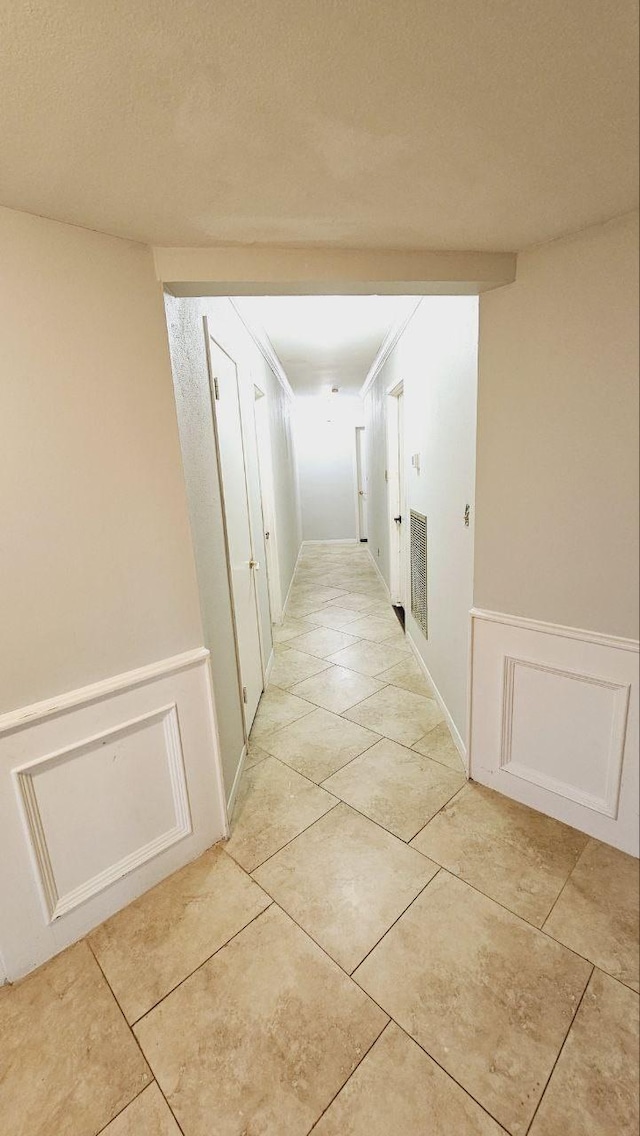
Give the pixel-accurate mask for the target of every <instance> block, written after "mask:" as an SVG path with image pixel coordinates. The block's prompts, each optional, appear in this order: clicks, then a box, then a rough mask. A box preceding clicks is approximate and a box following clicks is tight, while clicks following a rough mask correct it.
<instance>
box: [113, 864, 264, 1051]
mask: <svg viewBox="0 0 640 1136" xmlns="http://www.w3.org/2000/svg"><path fill="white" fill-rule="evenodd" d="M235 863H237V861H235ZM238 867H240V865H239V864H238ZM242 870H243V871H244V870H245V869H244V868H243V869H242ZM246 874H247V875H249V873H248V872H247V873H246ZM253 883H254V884H256V887H260V885H259V884H257V883H256V881H255V880H253ZM261 891H264V888H261ZM264 894H265V895H267V892H266V891H265V892H264ZM267 898H269V899H270V898H271V897H270V896H268V895H267ZM272 906H273V901H272V902H271V903H268V904H267V906H266V907H263V908H262V910H261V911H259V912H258V914H257V915H254V916H253V918H252V919H250V920H249V922H248V923H245V924H244V926H243V927H239V928H238V930H237V931H234V933H233V935H230V937H229V938H228V939H227V940H226V941H225V942H224V943H221V944H220V946H219V947H216V949H215V951H212V953H211V954H210V955H208V956H207V958H206V959H203V960H202V962H200V963H198V965H197V966H196V967H194V969H193V970H191V971H189V973H188V974H185V976H184V978H181V979H180V981H179V982H176V984H175V986H172V987H171V990H167V992H166V994H163V995H162V998H158V1001H157V1002H154V1003H153V1006H149V1009H148V1010H145V1012H144V1014H140V1017H139V1018H136V1020H135V1022H132V1023H131V1025H130V1027H129V1028H130V1029H131V1032H132V1033H133V1027H134V1026H137V1025H138V1024H139V1023H140V1022H141V1021H143V1019H144V1018H146V1017H148V1016H149V1014H150V1013H152V1011H153V1010H155V1009H157V1007H158V1006H159V1005H161V1003H162V1002H164V1001H165V1000H166V999H167V998H169V997H170V995H171V994H174V993H175V991H176V990H179V988H180V987H181V986H184V984H185V982H187V981H188V980H189V979H190V978H192V977H193V975H194V974H197V973H198V971H199V970H202V968H203V966H206V965H207V963H208V962H211V959H212V958H215V957H216V955H218V954H220V951H223V950H224V949H225V947H228V946H229V944H230V943H232V942H233V940H234V939H237V937H238V935H241V934H242V932H243V931H246V929H247V927H250V926H251V924H252V923H255V921H256V919H259V918H260V916H261V915H264V913H265V911H268V910H269V908H270V907H272ZM96 961H97V960H96ZM98 965H100V964H99V963H98ZM101 969H102V968H101ZM103 973H104V972H103ZM105 978H106V975H105ZM108 981H109V980H108V979H107V982H108ZM113 996H114V998H115V994H114V995H113ZM133 1036H134V1037H135V1034H134V1035H133ZM137 1040H138V1039H137V1038H136V1041H137ZM138 1045H139V1046H140V1043H139V1042H138ZM140 1049H141V1052H143V1051H142V1048H141V1047H140ZM145 1060H146V1058H145Z"/></svg>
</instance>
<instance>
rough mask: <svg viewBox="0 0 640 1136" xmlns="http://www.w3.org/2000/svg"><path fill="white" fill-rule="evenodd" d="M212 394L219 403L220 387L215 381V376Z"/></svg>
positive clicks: (214, 377)
mask: <svg viewBox="0 0 640 1136" xmlns="http://www.w3.org/2000/svg"><path fill="white" fill-rule="evenodd" d="M213 394H214V397H215V399H216V401H217V402H219V400H220V387H219V386H218V380H217V378H216V376H215V375H214V376H213Z"/></svg>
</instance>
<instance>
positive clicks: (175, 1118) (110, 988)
mask: <svg viewBox="0 0 640 1136" xmlns="http://www.w3.org/2000/svg"><path fill="white" fill-rule="evenodd" d="M87 945H88V947H89V950H90V951H91V954H92V955H93V957H94V959H95V961H96V966H97V967H98V969H99V971H100V973H101V974H102V977H103V978H104V980H105V982H106V984H107V986H108V987H109V990H110V991H111V994H112V996H113V1000H114V1002H115V1003H116V1005H117V1007H118V1009H119V1010H120V1013H121V1014H122V1018H123V1021H124V1022H125V1024H126V1026H127V1028H128V1030H129V1033H130V1034H131V1037H132V1038H133V1040H134V1041H135V1043H136V1046H137V1047H138V1050H139V1052H140V1055H141V1056H142V1059H143V1061H144V1063H145V1065H146V1066H147V1069H148V1070H149V1072H150V1073H151V1077H152V1079H151V1081H148V1082H147V1084H146V1085H145V1089H146V1088H148V1087H149V1085H152V1084H153V1083H154V1082H155V1084H156V1085H157V1086H158V1090H159V1092H160V1095H161V1097H162V1099H163V1100H164V1103H165V1104H166V1106H167V1108H168V1109H169V1112H170V1113H171V1115H172V1117H173V1119H174V1120H175V1122H176V1125H177V1127H178V1129H179V1131H180V1132H181V1133H182V1136H185V1132H184V1129H183V1127H182V1125H181V1124H180V1122H179V1121H178V1118H177V1116H176V1115H175V1113H174V1111H173V1109H172V1108H171V1105H170V1104H169V1101H168V1100H167V1098H166V1096H165V1094H164V1092H163V1090H162V1086H161V1084H160V1082H159V1081H158V1080H157V1078H156V1075H155V1073H154V1071H153V1068H152V1067H151V1064H150V1062H149V1060H148V1059H147V1055H146V1053H145V1052H144V1050H143V1048H142V1046H141V1045H140V1042H139V1041H138V1039H137V1037H136V1035H135V1033H134V1032H133V1025H130V1024H129V1022H128V1021H127V1017H126V1014H125V1012H124V1010H123V1009H122V1006H121V1005H120V1002H119V1000H118V998H117V997H116V993H115V991H114V989H113V987H112V985H111V983H110V982H109V979H108V978H107V976H106V974H105V972H104V970H103V969H102V965H101V963H100V960H99V959H98V957H97V956H96V954H95V952H94V950H93V947H92V946H91V943H89V942H87ZM142 1091H143V1092H144V1089H143V1090H142ZM140 1095H141V1094H140V1093H137V1094H136V1096H135V1097H133V1098H132V1099H133V1100H136V1099H137V1097H139V1096H140ZM129 1104H131V1101H129ZM126 1107H128V1106H126ZM121 1111H123V1112H124V1109H122V1110H121ZM118 1115H119V1114H118ZM111 1119H114V1118H113V1117H112V1118H111ZM109 1123H111V1121H109Z"/></svg>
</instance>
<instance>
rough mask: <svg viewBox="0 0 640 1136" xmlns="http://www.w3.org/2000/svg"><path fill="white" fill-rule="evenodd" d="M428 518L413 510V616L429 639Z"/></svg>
mask: <svg viewBox="0 0 640 1136" xmlns="http://www.w3.org/2000/svg"><path fill="white" fill-rule="evenodd" d="M427 567H428V565H427V518H426V517H425V516H424V515H423V514H422V513H416V512H414V510H413V509H412V510H411V614H412V615H413V618H414V619H415V621H416V623H417V624H418V626H419V627H420V628H421V629H422V631H423V632H424V634H425V638H427V639H428V638H429V607H428V602H427Z"/></svg>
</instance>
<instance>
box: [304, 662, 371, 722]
mask: <svg viewBox="0 0 640 1136" xmlns="http://www.w3.org/2000/svg"><path fill="white" fill-rule="evenodd" d="M381 687H382V683H381V682H378V681H377V679H375V678H368V677H367V676H366V675H361V674H357V673H356V671H349V670H347V669H346V667H334V666H331V667H330V668H329V670H326V671H322V674H319V675H314V677H313V678H307V679H305V680H304V682H299V683H297V684H296V686H295V687H294V688H293V692H294V694H296V695H297V697H299V698H304V699H306V701H307V702H315V704H316V705H317V706H323V707H324V709H325V710H332V711H333V712H334V713H335V714H341V713H342V712H343V711H344V710H348V709H349V707H350V706H355V704H356V703H357V702H361V701H362V699H363V698H367V697H368V696H369V695H370V694H373V693H374V692H375V691H379V690H380V689H381ZM362 725H366V723H365V722H363V723H362Z"/></svg>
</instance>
